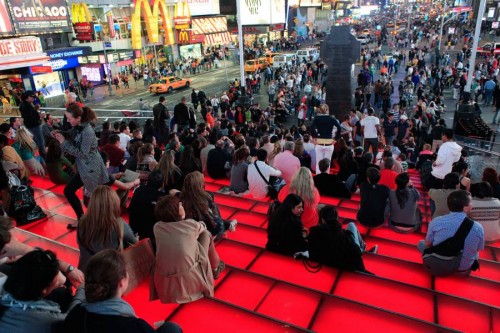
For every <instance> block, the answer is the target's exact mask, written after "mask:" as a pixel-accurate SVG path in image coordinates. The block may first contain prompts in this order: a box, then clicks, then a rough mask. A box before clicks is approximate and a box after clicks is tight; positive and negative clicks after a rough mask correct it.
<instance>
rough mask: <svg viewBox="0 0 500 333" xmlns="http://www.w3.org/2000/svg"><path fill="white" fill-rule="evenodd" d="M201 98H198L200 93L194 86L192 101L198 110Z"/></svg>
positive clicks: (194, 107)
mask: <svg viewBox="0 0 500 333" xmlns="http://www.w3.org/2000/svg"><path fill="white" fill-rule="evenodd" d="M199 102H200V101H199V99H198V94H197V93H196V90H194V88H193V91H192V92H191V103H193V109H194V110H195V111H196V110H197V109H198V103H199Z"/></svg>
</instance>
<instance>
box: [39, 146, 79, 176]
mask: <svg viewBox="0 0 500 333" xmlns="http://www.w3.org/2000/svg"><path fill="white" fill-rule="evenodd" d="M45 163H46V165H47V173H48V174H49V178H50V180H51V181H52V182H53V183H54V184H56V185H61V184H67V183H69V180H70V179H71V176H72V175H73V173H74V169H73V164H72V163H71V162H70V161H69V160H68V159H67V158H66V157H65V156H64V155H63V153H62V151H61V144H60V143H59V141H57V140H54V139H52V140H50V141H49V147H48V149H47V155H46V156H45Z"/></svg>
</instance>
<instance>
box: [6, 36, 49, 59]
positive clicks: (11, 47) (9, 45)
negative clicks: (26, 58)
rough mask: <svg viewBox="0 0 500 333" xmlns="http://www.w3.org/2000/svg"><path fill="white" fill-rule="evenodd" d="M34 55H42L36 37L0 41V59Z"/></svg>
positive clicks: (40, 46)
mask: <svg viewBox="0 0 500 333" xmlns="http://www.w3.org/2000/svg"><path fill="white" fill-rule="evenodd" d="M34 53H40V54H41V53H43V49H42V44H41V43H40V38H38V37H27V38H12V39H2V40H0V57H11V56H20V55H27V54H29V55H33V54H34Z"/></svg>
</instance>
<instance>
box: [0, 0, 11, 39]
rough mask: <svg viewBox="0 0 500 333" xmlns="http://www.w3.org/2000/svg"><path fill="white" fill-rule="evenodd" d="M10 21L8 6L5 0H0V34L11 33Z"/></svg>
mask: <svg viewBox="0 0 500 333" xmlns="http://www.w3.org/2000/svg"><path fill="white" fill-rule="evenodd" d="M12 33H13V30H12V22H11V21H10V16H9V8H7V4H6V3H5V0H0V35H9V34H12Z"/></svg>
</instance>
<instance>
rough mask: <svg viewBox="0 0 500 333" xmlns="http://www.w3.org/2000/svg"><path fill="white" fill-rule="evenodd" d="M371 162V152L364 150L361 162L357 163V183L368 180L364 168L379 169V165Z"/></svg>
mask: <svg viewBox="0 0 500 333" xmlns="http://www.w3.org/2000/svg"><path fill="white" fill-rule="evenodd" d="M372 162H373V154H372V153H370V152H366V153H364V155H363V158H362V163H360V164H359V173H358V179H357V183H358V185H361V184H362V183H366V182H367V181H368V180H367V179H366V170H368V168H375V169H380V167H379V166H378V165H376V164H374V163H372Z"/></svg>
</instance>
